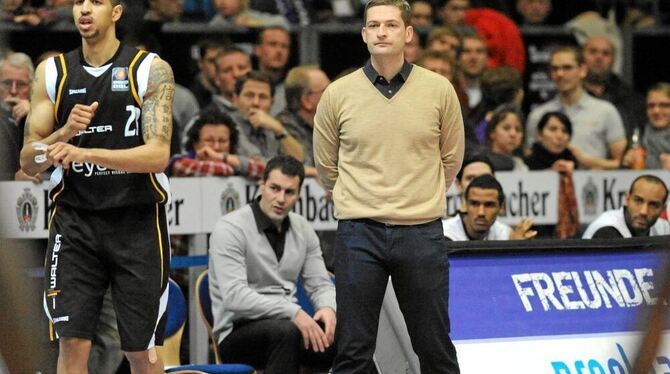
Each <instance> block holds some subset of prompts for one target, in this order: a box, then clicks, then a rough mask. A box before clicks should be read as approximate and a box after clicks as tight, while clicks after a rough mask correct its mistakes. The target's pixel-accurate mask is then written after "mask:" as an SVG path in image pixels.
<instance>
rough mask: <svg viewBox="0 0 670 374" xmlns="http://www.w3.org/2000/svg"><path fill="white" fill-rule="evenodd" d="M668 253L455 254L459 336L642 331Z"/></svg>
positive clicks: (453, 306)
mask: <svg viewBox="0 0 670 374" xmlns="http://www.w3.org/2000/svg"><path fill="white" fill-rule="evenodd" d="M661 260H662V256H661V252H658V251H640V250H636V251H616V252H614V253H612V252H608V253H605V252H597V251H589V252H585V253H580V252H569V253H560V254H558V253H557V254H539V253H525V254H495V255H492V254H489V255H472V254H468V255H467V256H452V257H451V258H450V262H451V268H450V273H451V274H450V300H449V304H450V318H451V325H452V339H454V340H468V339H492V338H513V337H533V336H535V337H539V336H555V335H574V334H593V333H607V332H632V331H640V330H641V329H642V328H641V326H639V325H638V321H639V319H640V316H641V313H642V312H643V311H644V309H645V307H647V306H650V305H655V304H656V301H657V300H656V294H657V292H658V290H657V289H656V287H657V284H656V283H657V282H658V281H659V280H660V277H661V276H664V275H665V274H666V273H665V272H664V271H662V270H660V269H659V266H660V264H661ZM655 282H656V283H655ZM666 322H667V321H666ZM667 327H668V325H666V328H667Z"/></svg>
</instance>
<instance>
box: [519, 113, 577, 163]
mask: <svg viewBox="0 0 670 374" xmlns="http://www.w3.org/2000/svg"><path fill="white" fill-rule="evenodd" d="M537 134H538V141H537V142H535V143H534V144H533V147H532V148H531V151H530V155H529V156H528V157H526V165H528V168H529V169H530V170H544V169H552V170H555V171H558V172H561V173H572V171H573V170H574V168H575V165H576V164H577V159H576V158H575V156H574V155H573V154H572V152H570V149H569V148H568V144H570V137H572V123H571V122H570V119H569V118H568V117H567V116H566V115H565V114H563V113H561V112H547V113H546V114H545V115H544V116H542V118H541V119H540V122H539V123H538V124H537Z"/></svg>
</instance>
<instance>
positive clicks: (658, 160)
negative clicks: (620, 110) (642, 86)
mask: <svg viewBox="0 0 670 374" xmlns="http://www.w3.org/2000/svg"><path fill="white" fill-rule="evenodd" d="M647 118H648V119H649V121H648V123H647V125H646V127H645V129H644V134H643V135H642V143H641V145H642V148H644V150H645V151H646V157H645V168H646V169H665V170H670V83H665V82H660V83H656V84H655V85H653V86H651V88H650V89H649V91H647ZM633 158H634V155H633V154H632V152H630V151H628V152H626V156H625V157H624V159H623V162H622V164H623V165H624V166H630V165H631V164H632V163H633V161H634V160H633Z"/></svg>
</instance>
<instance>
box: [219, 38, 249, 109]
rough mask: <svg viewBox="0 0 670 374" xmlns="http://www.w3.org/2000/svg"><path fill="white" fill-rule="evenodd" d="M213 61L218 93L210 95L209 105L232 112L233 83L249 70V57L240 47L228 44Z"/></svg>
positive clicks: (233, 106) (233, 107)
mask: <svg viewBox="0 0 670 374" xmlns="http://www.w3.org/2000/svg"><path fill="white" fill-rule="evenodd" d="M215 61H216V63H215V65H216V75H215V78H214V80H215V82H216V87H217V89H218V92H219V93H218V94H216V95H213V96H212V102H211V103H210V105H209V107H210V108H216V109H218V110H219V111H221V112H224V113H232V112H234V111H235V110H236V108H235V105H234V104H233V97H234V96H235V83H237V80H238V79H240V78H242V77H243V76H245V75H247V74H248V73H249V72H250V71H251V58H250V57H249V55H248V54H247V53H246V52H245V51H244V50H243V49H242V48H239V47H237V46H228V47H226V48H224V49H223V50H221V51H220V52H219V54H218V55H217V56H216V58H215Z"/></svg>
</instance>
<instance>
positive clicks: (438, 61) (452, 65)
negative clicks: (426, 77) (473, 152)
mask: <svg viewBox="0 0 670 374" xmlns="http://www.w3.org/2000/svg"><path fill="white" fill-rule="evenodd" d="M415 35H416V34H415ZM415 64H417V65H419V66H421V67H424V68H426V69H428V70H430V71H433V72H435V73H437V74H440V75H441V76H443V77H445V78H447V79H449V82H451V84H452V85H453V86H454V90H455V91H456V96H458V102H459V103H460V104H461V112H462V113H463V115H466V114H467V113H468V95H467V94H466V93H465V89H464V88H463V82H462V81H461V79H459V78H458V77H459V76H460V69H459V67H458V63H457V62H456V59H454V58H453V57H452V56H451V54H450V53H449V52H445V51H436V50H425V51H423V52H422V53H421V55H419V58H418V59H417V60H416V62H415ZM470 130H471V128H470V127H467V126H466V128H465V131H466V135H465V138H466V140H470V139H474V133H473V134H467V132H468V131H470Z"/></svg>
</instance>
